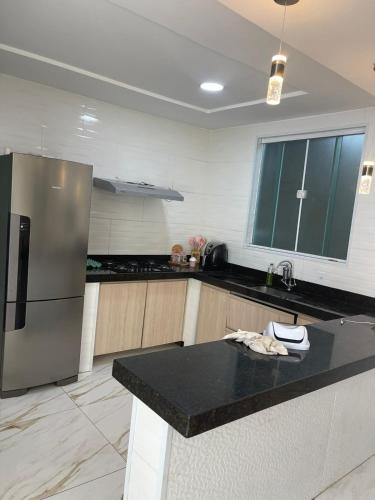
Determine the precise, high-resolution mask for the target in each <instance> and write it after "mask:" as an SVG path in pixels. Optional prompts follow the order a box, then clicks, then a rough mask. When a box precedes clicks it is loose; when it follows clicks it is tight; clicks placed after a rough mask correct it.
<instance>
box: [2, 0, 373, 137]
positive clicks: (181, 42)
mask: <svg viewBox="0 0 375 500" xmlns="http://www.w3.org/2000/svg"><path fill="white" fill-rule="evenodd" d="M330 1H331V2H333V3H336V4H338V3H339V2H340V4H344V3H345V4H347V6H348V5H349V4H350V3H353V2H354V0H352V1H351V0H330ZM357 1H358V0H357ZM360 1H361V2H363V3H366V4H367V7H368V8H369V9H370V8H371V6H370V3H373V6H374V7H375V2H374V0H360ZM222 2H224V3H226V4H228V6H229V7H230V8H231V9H235V10H236V11H237V10H238V11H239V12H240V14H241V15H239V14H238V13H237V12H233V10H230V9H228V8H227V7H226V6H224V5H223V4H222V3H220V2H218V1H215V0H205V1H204V2H202V0H189V2H186V0H157V2H155V0H80V1H79V2H78V1H77V0H64V1H62V0H33V1H32V2H31V1H30V0H1V3H0V72H3V73H8V74H11V75H14V76H18V77H21V78H25V79H29V80H33V81H37V82H40V83H44V84H47V85H52V86H55V87H58V88H62V89H65V90H69V91H73V92H76V93H79V94H82V95H86V96H89V97H93V98H97V99H101V100H104V101H107V102H111V103H114V104H118V105H121V106H125V107H130V108H133V109H138V110H140V111H145V112H149V113H153V114H157V115H160V116H164V117H167V118H172V119H177V120H181V121H185V122H188V123H192V124H195V125H199V126H202V127H209V128H217V127H225V126H233V125H239V124H244V123H256V122H262V121H270V120H279V119H284V118H290V117H296V116H302V115H308V114H318V113H323V112H328V111H338V110H344V109H352V108H358V107H363V106H369V105H375V92H374V86H372V87H371V86H370V85H369V83H370V80H371V78H372V79H373V78H374V75H375V73H373V74H371V78H370V79H369V78H368V76H367V73H366V75H364V74H363V75H362V73H361V74H359V73H360V72H359V70H358V68H357V70H356V71H355V70H354V69H353V68H354V66H355V64H356V65H357V66H358V67H359V66H360V65H359V63H358V61H357V60H356V62H355V64H354V63H353V68H352V74H349V70H350V68H351V67H352V66H351V64H347V63H346V65H345V68H346V71H341V75H339V74H338V72H337V70H336V72H335V71H332V68H333V65H332V64H331V63H330V64H328V63H327V61H328V52H329V53H330V54H333V53H334V52H336V55H337V57H342V55H341V45H340V43H336V44H335V46H334V48H333V47H332V46H331V45H329V48H330V50H328V49H327V50H324V44H322V43H319V44H318V43H316V45H320V53H323V55H325V57H326V58H325V59H324V60H323V58H322V57H321V58H320V59H319V57H317V54H318V53H319V50H318V48H317V47H315V45H314V48H313V49H314V50H312V49H311V50H310V52H309V51H308V49H309V43H308V41H309V40H310V41H312V34H311V33H316V32H317V30H318V29H319V25H320V24H319V22H318V21H316V23H315V25H314V26H315V28H311V30H310V28H309V30H307V28H306V24H307V25H308V26H310V25H309V23H306V20H305V21H304V24H305V31H306V33H307V35H306V40H305V39H304V37H303V29H302V28H300V27H299V25H298V22H297V21H298V19H299V22H300V23H301V22H302V21H301V20H303V19H304V17H303V15H304V14H303V4H306V6H308V4H311V3H312V2H320V0H301V2H300V4H298V5H296V6H294V7H291V8H289V9H288V16H289V12H291V11H292V9H297V8H298V9H299V11H298V19H297V21H296V14H295V12H297V11H296V10H294V14H293V16H294V17H293V18H292V17H291V18H290V24H291V26H292V27H291V28H290V32H289V26H288V25H287V33H288V34H289V33H292V28H294V26H295V25H296V24H297V25H298V29H297V30H296V32H295V34H294V32H293V33H292V34H293V37H292V38H291V39H290V40H289V38H288V42H290V46H288V47H287V52H288V57H289V61H288V72H287V78H286V84H285V87H284V92H285V93H286V97H288V98H285V99H284V100H283V101H282V103H281V105H280V106H277V107H271V106H267V105H266V104H265V103H264V97H265V92H266V86H267V80H268V72H269V66H270V59H271V56H272V55H273V54H274V53H275V51H276V50H277V48H278V41H277V38H275V37H274V36H273V34H270V33H274V34H276V32H277V28H278V24H279V25H280V19H279V18H280V7H278V6H277V5H276V4H274V3H273V1H272V0H252V1H251V9H249V8H248V5H249V2H248V1H245V0H222ZM326 3H327V2H326ZM323 4H324V2H323V1H322V5H321V8H322V9H323V8H324V5H323ZM155 5H157V8H155ZM308 7H309V8H310V7H311V5H309V6H308ZM374 7H373V10H374ZM338 10H339V12H338V13H337V15H338V16H339V15H341V13H342V10H343V9H342V7H341V9H338ZM327 11H329V12H330V8H328V7H327ZM254 12H256V18H255V19H252V18H251V15H253V14H254ZM307 14H308V15H310V10H308V11H307ZM367 14H370V12H369V11H368V12H367ZM351 15H352V16H353V12H352V13H351ZM348 16H349V14H348V13H347V12H346V11H345V15H344V16H343V19H344V18H345V19H347V18H348ZM321 17H322V19H323V21H321V23H322V26H324V29H325V30H329V26H330V25H331V26H332V29H333V28H334V27H335V26H336V24H337V22H339V20H340V17H336V18H333V17H332V16H328V18H329V20H327V19H326V18H325V17H324V16H321ZM245 18H246V19H245ZM247 18H249V19H250V21H251V22H250V21H249V20H248V19H247ZM308 19H310V18H308ZM314 22H315V21H314ZM288 23H289V17H288ZM293 23H294V24H293ZM330 23H331V24H330ZM344 24H345V26H346V25H347V22H346V21H345V23H344ZM258 25H259V26H261V27H259V26H258ZM266 30H267V31H266ZM268 31H269V32H270V33H268ZM298 31H299V34H298ZM310 31H311V32H310ZM332 33H333V34H332V37H333V38H334V36H336V37H337V36H338V32H337V29H336V31H334V30H333V31H332ZM290 36H292V35H290ZM351 38H353V37H351ZM361 40H362V42H361V43H364V44H365V45H366V47H364V48H363V53H365V52H366V54H367V53H368V52H367V51H369V50H370V49H371V47H369V44H373V42H372V40H371V41H370V40H368V41H366V40H365V39H364V38H363V39H361ZM297 42H298V43H297ZM338 42H339V39H338ZM367 42H370V43H367ZM327 43H328V42H327ZM329 43H331V40H329ZM303 44H304V45H303ZM310 45H311V44H310ZM349 45H350V44H349ZM354 45H355V44H354ZM293 46H294V47H298V48H299V49H301V48H302V52H305V54H308V55H305V54H304V53H302V52H301V51H298V50H296V48H293ZM305 46H306V47H305ZM350 47H351V45H350ZM355 47H357V50H359V49H358V45H355ZM310 48H311V47H310ZM372 48H373V47H372ZM348 49H349V48H348ZM372 52H373V51H372ZM353 57H354V56H353ZM363 57H364V56H363ZM374 57H375V54H374ZM364 58H365V57H364ZM343 60H345V58H343ZM328 62H329V61H328ZM329 68H331V69H329ZM333 69H335V68H333ZM371 70H372V68H371ZM353 75H354V76H353ZM366 78H367V80H366ZM205 80H215V81H220V82H222V83H223V84H224V85H225V90H224V92H222V93H220V94H207V93H205V92H203V91H201V90H200V88H199V84H200V83H201V82H202V81H205ZM360 87H362V88H360ZM369 89H370V90H371V91H372V92H371V93H370V92H369ZM222 108H224V109H222Z"/></svg>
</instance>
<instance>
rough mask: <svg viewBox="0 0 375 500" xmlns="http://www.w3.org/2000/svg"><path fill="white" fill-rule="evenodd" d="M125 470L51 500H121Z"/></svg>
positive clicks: (65, 492) (55, 496)
mask: <svg viewBox="0 0 375 500" xmlns="http://www.w3.org/2000/svg"><path fill="white" fill-rule="evenodd" d="M124 482H125V469H123V470H119V471H117V472H114V473H113V474H108V476H104V477H101V478H99V479H95V480H94V481H90V482H89V483H86V484H83V485H81V486H77V487H76V488H72V489H71V490H67V491H63V492H62V493H58V494H57V495H53V496H52V497H49V498H51V500H121V498H122V494H123V492H124Z"/></svg>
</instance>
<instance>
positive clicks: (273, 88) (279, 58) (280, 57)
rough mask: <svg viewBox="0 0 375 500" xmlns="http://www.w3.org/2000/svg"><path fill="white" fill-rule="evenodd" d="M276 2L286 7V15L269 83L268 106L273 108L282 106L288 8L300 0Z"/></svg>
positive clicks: (277, 0)
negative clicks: (284, 47) (284, 39)
mask: <svg viewBox="0 0 375 500" xmlns="http://www.w3.org/2000/svg"><path fill="white" fill-rule="evenodd" d="M274 1H275V2H276V3H277V4H278V5H283V6H284V15H283V23H282V28H281V36H280V47H279V53H278V54H276V55H275V56H273V58H272V65H271V74H270V79H269V82H268V90H267V104H270V105H271V106H275V105H277V104H280V99H281V91H282V88H283V83H284V74H285V66H286V61H287V58H286V56H285V55H284V54H282V53H281V51H282V45H283V38H284V30H285V18H286V8H287V6H288V5H294V4H296V3H297V2H298V1H299V0H274Z"/></svg>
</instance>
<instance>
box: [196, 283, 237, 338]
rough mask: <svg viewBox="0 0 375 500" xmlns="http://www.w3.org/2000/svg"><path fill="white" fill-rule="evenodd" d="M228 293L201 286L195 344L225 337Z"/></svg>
mask: <svg viewBox="0 0 375 500" xmlns="http://www.w3.org/2000/svg"><path fill="white" fill-rule="evenodd" d="M228 297H229V292H226V291H224V290H220V289H219V288H215V287H212V286H209V285H202V288H201V296H200V302H199V315H198V325H197V336H196V344H201V343H203V342H212V341H214V340H220V339H222V338H223V337H224V335H225V333H226V332H225V325H226V317H227V305H228V302H227V300H228Z"/></svg>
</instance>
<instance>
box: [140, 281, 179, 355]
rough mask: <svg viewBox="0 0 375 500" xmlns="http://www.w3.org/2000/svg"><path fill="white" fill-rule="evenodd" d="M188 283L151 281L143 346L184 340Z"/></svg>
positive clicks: (149, 283)
mask: <svg viewBox="0 0 375 500" xmlns="http://www.w3.org/2000/svg"><path fill="white" fill-rule="evenodd" d="M186 287H187V281H186V280H184V281H177V280H171V281H166V280H163V281H149V282H148V288H147V299H146V310H145V318H144V325H143V338H142V347H152V346H156V345H161V344H169V343H172V342H179V341H181V340H182V329H183V323H184V312H185V301H186Z"/></svg>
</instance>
